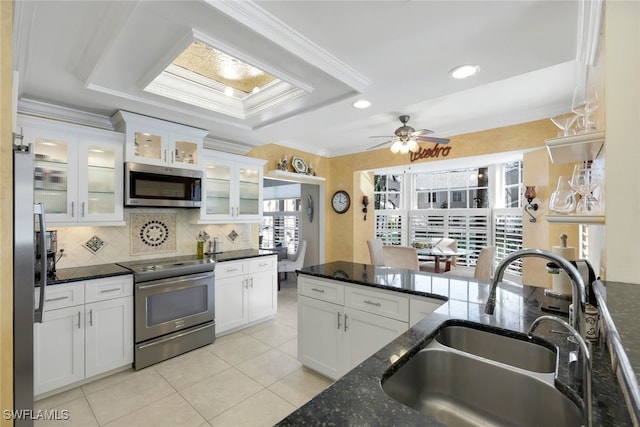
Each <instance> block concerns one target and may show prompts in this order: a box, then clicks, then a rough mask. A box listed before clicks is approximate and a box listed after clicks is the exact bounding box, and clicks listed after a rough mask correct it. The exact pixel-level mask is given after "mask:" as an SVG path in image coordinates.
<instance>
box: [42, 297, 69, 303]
mask: <svg viewBox="0 0 640 427" xmlns="http://www.w3.org/2000/svg"><path fill="white" fill-rule="evenodd" d="M63 299H69V296H68V295H67V296H64V297H57V298H47V299H46V300H45V301H46V302H53V301H62V300H63Z"/></svg>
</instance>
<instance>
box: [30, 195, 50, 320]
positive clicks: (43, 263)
mask: <svg viewBox="0 0 640 427" xmlns="http://www.w3.org/2000/svg"><path fill="white" fill-rule="evenodd" d="M33 213H34V214H35V215H38V218H39V222H40V236H39V237H40V253H39V254H38V255H40V300H39V301H38V308H36V311H35V314H34V319H33V320H34V322H35V323H42V313H44V300H45V293H46V289H47V236H46V233H45V231H46V226H45V220H44V206H43V205H42V203H36V204H34V205H33Z"/></svg>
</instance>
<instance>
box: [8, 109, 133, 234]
mask: <svg viewBox="0 0 640 427" xmlns="http://www.w3.org/2000/svg"><path fill="white" fill-rule="evenodd" d="M20 124H21V125H22V128H23V131H22V132H23V135H24V142H25V143H26V144H32V145H33V147H34V151H35V160H34V192H35V201H36V203H42V204H43V205H44V208H45V213H46V214H47V220H48V222H49V224H51V225H56V224H59V225H64V226H69V225H124V214H123V212H124V210H123V178H124V177H123V142H124V139H123V136H122V134H119V133H115V132H109V131H105V130H100V129H93V128H87V127H83V126H76V125H71V124H67V123H60V122H55V121H52V120H45V119H38V118H33V117H21V118H20Z"/></svg>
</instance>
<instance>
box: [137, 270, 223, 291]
mask: <svg viewBox="0 0 640 427" xmlns="http://www.w3.org/2000/svg"><path fill="white" fill-rule="evenodd" d="M212 277H213V273H205V274H197V275H191V274H190V275H189V276H182V277H169V278H166V279H161V280H157V281H154V282H151V283H149V284H148V285H142V284H140V285H138V286H137V289H138V290H141V291H142V290H147V289H153V288H159V287H162V286H167V285H171V287H172V288H173V289H180V286H179V284H180V283H186V282H193V281H195V280H201V279H210V278H212ZM176 285H178V286H176ZM194 286H197V285H194ZM186 287H190V286H186Z"/></svg>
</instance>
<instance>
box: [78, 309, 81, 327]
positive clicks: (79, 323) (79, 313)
mask: <svg viewBox="0 0 640 427" xmlns="http://www.w3.org/2000/svg"><path fill="white" fill-rule="evenodd" d="M80 328H81V325H80V312H78V329H80Z"/></svg>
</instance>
